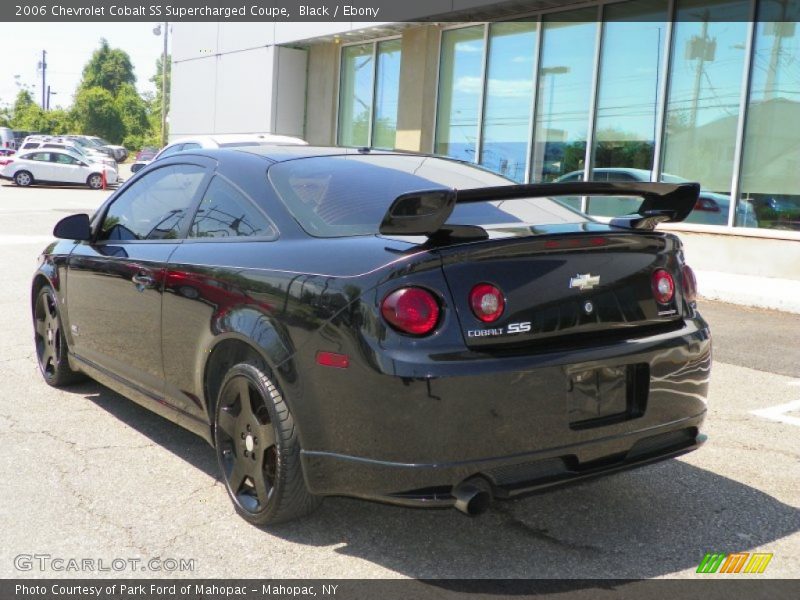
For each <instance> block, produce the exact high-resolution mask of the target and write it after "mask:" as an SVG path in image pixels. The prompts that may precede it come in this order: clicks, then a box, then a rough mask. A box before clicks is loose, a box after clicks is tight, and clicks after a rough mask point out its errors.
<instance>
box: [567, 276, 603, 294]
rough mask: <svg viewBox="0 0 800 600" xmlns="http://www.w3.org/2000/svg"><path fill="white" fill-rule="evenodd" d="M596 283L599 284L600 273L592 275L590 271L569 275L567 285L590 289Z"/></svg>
mask: <svg viewBox="0 0 800 600" xmlns="http://www.w3.org/2000/svg"><path fill="white" fill-rule="evenodd" d="M596 285H600V275H592V274H591V273H584V274H583V275H575V277H570V280H569V287H571V288H578V289H580V290H590V289H592V288H593V287H594V286H596Z"/></svg>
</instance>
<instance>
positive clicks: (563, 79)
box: [531, 8, 597, 182]
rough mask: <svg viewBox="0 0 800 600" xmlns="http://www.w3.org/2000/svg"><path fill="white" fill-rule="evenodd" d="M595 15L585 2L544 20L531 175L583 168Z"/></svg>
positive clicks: (550, 176) (547, 176)
mask: <svg viewBox="0 0 800 600" xmlns="http://www.w3.org/2000/svg"><path fill="white" fill-rule="evenodd" d="M567 19H568V21H567ZM596 19H597V10H596V9H594V8H589V9H582V10H579V11H573V12H570V13H557V14H554V15H552V16H547V18H546V19H545V21H544V24H543V27H542V56H541V67H540V68H539V82H538V85H539V88H538V93H537V101H536V104H537V106H536V129H535V135H534V147H533V165H532V170H531V179H532V180H533V181H537V182H542V181H553V180H554V179H556V178H558V177H559V176H560V175H564V174H566V173H569V172H570V171H574V170H576V169H583V168H584V164H585V156H586V134H587V127H588V124H589V103H590V98H591V90H592V74H593V70H594V47H595V38H596V31H597V25H596V23H595V22H594V21H596Z"/></svg>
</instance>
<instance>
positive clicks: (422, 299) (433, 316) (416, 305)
mask: <svg viewBox="0 0 800 600" xmlns="http://www.w3.org/2000/svg"><path fill="white" fill-rule="evenodd" d="M381 314H383V318H384V319H386V320H387V321H388V322H389V324H390V325H392V326H393V327H394V328H395V329H398V330H400V331H402V332H403V333H410V334H412V335H425V334H428V333H430V332H431V331H433V330H434V328H435V327H436V324H437V323H438V322H439V303H438V302H437V301H436V298H435V297H434V295H433V294H431V293H430V292H429V291H428V290H424V289H422V288H418V287H407V288H400V289H399V290H395V291H393V292H392V293H391V294H389V295H388V296H386V298H384V299H383V302H382V303H381Z"/></svg>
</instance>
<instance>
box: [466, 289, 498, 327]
mask: <svg viewBox="0 0 800 600" xmlns="http://www.w3.org/2000/svg"><path fill="white" fill-rule="evenodd" d="M469 305H470V307H472V312H473V313H475V316H476V317H478V318H479V319H480V320H481V321H483V322H484V323H491V322H493V321H496V320H497V319H499V318H500V315H502V314H503V309H505V307H506V301H505V299H504V298H503V292H501V291H500V290H499V289H498V288H496V287H495V286H493V285H492V284H490V283H479V284H478V285H476V286H475V287H474V288H472V291H471V292H470V293H469Z"/></svg>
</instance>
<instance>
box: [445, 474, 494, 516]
mask: <svg viewBox="0 0 800 600" xmlns="http://www.w3.org/2000/svg"><path fill="white" fill-rule="evenodd" d="M453 496H454V497H455V499H456V503H455V508H456V510H460V511H461V512H462V513H464V514H465V515H469V516H470V517H475V516H478V515H481V514H483V513H485V512H486V511H487V510H489V506H490V505H491V503H492V492H491V488H490V487H489V484H488V483H487V482H486V481H484V480H483V479H471V480H470V479H468V480H467V481H464V482H462V483H459V484H458V485H457V486H455V487H454V488H453Z"/></svg>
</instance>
